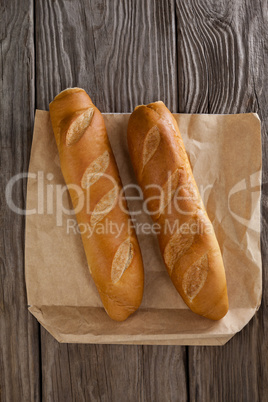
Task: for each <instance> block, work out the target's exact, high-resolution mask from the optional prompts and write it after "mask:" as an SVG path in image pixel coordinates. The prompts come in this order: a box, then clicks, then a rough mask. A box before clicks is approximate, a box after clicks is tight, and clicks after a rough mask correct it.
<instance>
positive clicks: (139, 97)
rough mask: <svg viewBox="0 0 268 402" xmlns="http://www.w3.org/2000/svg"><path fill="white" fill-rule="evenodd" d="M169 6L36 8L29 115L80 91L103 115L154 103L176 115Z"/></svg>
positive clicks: (60, 0)
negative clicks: (33, 101) (33, 99)
mask: <svg viewBox="0 0 268 402" xmlns="http://www.w3.org/2000/svg"><path fill="white" fill-rule="evenodd" d="M175 38H176V35H175V9H174V2H173V1H171V0H169V1H164V0H161V1H157V2H156V1H154V0H150V1H146V2H145V1H143V0H137V1H135V2H134V1H128V0H124V1H122V0H121V1H120V0H114V1H110V2H109V1H104V0H97V1H90V0H79V1H78V2H66V1H64V0H57V1H51V0H49V1H46V2H43V1H40V0H39V1H37V2H36V40H37V43H36V49H37V52H36V59H37V107H38V108H46V109H47V108H48V103H49V102H50V101H51V100H52V99H53V97H54V96H55V95H56V94H57V93H58V92H59V91H61V90H62V89H64V88H66V87H71V86H81V87H83V88H84V89H85V90H86V91H87V92H88V93H89V94H90V96H91V97H92V100H93V102H94V103H95V104H96V105H97V106H98V107H99V108H100V109H101V111H105V112H130V111H132V110H133V108H134V107H135V106H136V105H137V104H139V103H142V102H144V103H148V102H152V101H156V100H159V99H161V100H163V101H164V102H166V104H167V105H168V107H169V108H171V110H173V111H176V110H177V92H176V87H177V61H176V42H175Z"/></svg>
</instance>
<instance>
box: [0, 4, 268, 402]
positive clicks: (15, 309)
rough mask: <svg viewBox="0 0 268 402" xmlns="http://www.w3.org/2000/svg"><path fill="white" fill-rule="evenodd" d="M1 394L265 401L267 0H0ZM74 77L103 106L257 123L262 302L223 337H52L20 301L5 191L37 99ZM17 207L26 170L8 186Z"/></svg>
mask: <svg viewBox="0 0 268 402" xmlns="http://www.w3.org/2000/svg"><path fill="white" fill-rule="evenodd" d="M0 7H1V12H0V19H1V25H0V28H1V42H0V43H1V48H0V50H1V56H0V57H1V63H0V71H1V81H0V89H1V96H0V105H1V106H0V123H1V124H0V130H1V159H0V166H1V170H0V172H1V175H0V186H1V191H0V208H1V209H0V219H1V230H0V236H1V239H0V263H1V270H0V400H1V401H8V402H13V401H15V402H16V401H39V400H41V399H42V400H43V401H53V402H54V401H73V400H77V401H161V402H162V401H186V400H190V401H224V402H225V401H228V402H230V401H236V402H237V401H250V402H253V401H254V402H255V401H267V400H268V376H267V375H268V351H267V347H268V335H267V334H268V320H267V302H268V290H267V289H268V288H267V285H268V284H267V272H265V270H266V267H267V263H268V254H267V245H268V227H267V225H268V221H267V216H268V186H267V179H268V174H267V172H268V144H267V135H268V132H267V124H268V102H267V99H268V98H267V93H268V40H267V39H268V30H267V24H268V5H267V1H265V0H260V1H255V0H251V1H250V0H248V1H246V0H233V1H227V0H224V1H223V0H218V1H212V0H199V1H198V0H188V1H183V0H177V1H176V0H158V1H156V0H110V1H108V0H106V1H105V0H94V1H93V0H77V1H74V0H73V1H70V0H69V1H67V0H65V1H64V0H36V1H34V0H23V1H22V0H2V1H1V5H0ZM70 86H81V87H83V88H85V89H86V90H87V91H88V92H89V93H90V95H91V97H92V99H93V102H94V103H95V104H96V105H97V106H98V107H99V108H100V110H101V111H103V112H130V111H132V110H133V108H134V106H136V105H137V104H140V103H148V102H152V101H156V100H158V99H161V100H163V101H164V102H165V103H166V104H167V106H168V107H169V108H170V109H171V110H172V111H173V112H182V113H183V112H186V113H238V112H251V111H254V112H258V113H259V116H260V118H261V120H262V138H263V195H262V233H261V240H262V258H263V286H264V293H263V299H262V305H261V308H260V309H259V311H258V313H257V314H256V315H255V317H254V318H253V319H252V320H251V321H250V323H249V324H248V325H247V326H246V327H245V328H244V329H243V330H242V331H241V332H240V333H239V334H237V335H236V336H235V337H234V338H233V339H232V340H230V341H229V342H228V344H227V345H225V346H224V347H180V346H119V345H118V346H113V345H74V344H70V345H67V344H59V343H57V341H55V340H54V339H53V338H52V337H51V336H50V335H49V334H48V332H47V331H46V330H44V329H43V328H41V327H40V326H39V324H38V323H37V321H36V320H35V319H34V318H33V317H32V316H31V315H30V313H29V312H28V310H27V300H26V290H25V280H24V240H25V235H24V228H25V217H24V216H20V215H17V214H15V213H13V212H12V211H11V210H10V209H9V208H8V206H7V203H6V200H5V187H6V184H7V182H8V180H9V179H10V178H11V177H12V176H13V175H15V174H17V173H19V172H27V168H28V163H29V157H30V150H31V141H32V135H33V123H34V113H35V109H36V108H39V109H48V104H49V102H50V101H51V100H52V99H53V97H54V96H55V95H56V94H57V93H58V92H59V91H60V90H62V89H64V88H66V87H70ZM14 197H15V199H16V203H17V205H19V206H21V207H22V208H23V207H24V206H25V199H26V180H21V181H20V182H19V185H18V186H16V188H15V190H14Z"/></svg>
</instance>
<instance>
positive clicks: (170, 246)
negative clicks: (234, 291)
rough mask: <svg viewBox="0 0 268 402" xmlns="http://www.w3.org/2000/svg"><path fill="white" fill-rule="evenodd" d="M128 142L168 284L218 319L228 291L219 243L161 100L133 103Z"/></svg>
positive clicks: (199, 309) (224, 309)
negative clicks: (157, 230) (155, 229)
mask: <svg viewBox="0 0 268 402" xmlns="http://www.w3.org/2000/svg"><path fill="white" fill-rule="evenodd" d="M128 147H129V153H130V157H131V161H132V164H133V168H134V172H135V175H136V177H137V181H138V184H139V185H140V186H141V188H142V190H143V194H144V197H145V200H146V202H147V206H148V210H149V213H150V214H151V216H152V219H153V220H154V221H155V222H157V223H158V224H159V225H160V228H161V229H160V234H159V236H158V241H159V245H160V249H161V253H162V255H163V259H164V262H165V265H166V268H167V271H168V273H169V275H170V277H171V280H172V282H173V284H174V285H175V287H176V289H177V291H178V292H179V293H180V295H181V297H182V298H183V300H184V302H185V303H186V304H187V306H188V307H189V308H190V309H191V310H192V311H194V312H195V313H197V314H199V315H202V316H205V317H207V318H210V319H212V320H219V319H221V318H222V317H223V316H224V315H225V314H226V313H227V311H228V296H227V287H226V277H225V270H224V266H223V261H222V256H221V251H220V247H219V244H218V241H217V239H216V236H215V233H214V229H213V226H212V224H211V222H210V220H209V218H208V215H207V212H206V210H205V208H204V205H203V202H202V200H201V197H200V194H199V191H198V187H197V185H196V182H195V179H194V177H193V173H192V169H191V166H190V163H189V160H188V156H187V153H186V151H185V147H184V144H183V141H182V137H181V135H180V132H179V128H178V125H177V123H176V120H175V119H174V117H173V116H172V114H171V113H170V111H169V110H168V109H167V108H166V106H165V105H164V103H163V102H161V101H159V102H155V103H151V104H149V105H147V106H145V105H141V106H138V107H136V108H135V110H134V112H133V113H132V114H131V116H130V119H129V124H128ZM159 189H160V192H159ZM160 193H161V197H159V195H160ZM157 195H158V198H157ZM176 224H177V225H176ZM167 227H168V228H169V229H170V228H174V227H175V228H176V230H175V231H173V232H172V230H167ZM193 228H195V229H193Z"/></svg>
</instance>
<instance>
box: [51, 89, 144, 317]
mask: <svg viewBox="0 0 268 402" xmlns="http://www.w3.org/2000/svg"><path fill="white" fill-rule="evenodd" d="M49 109H50V117H51V122H52V127H53V131H54V135H55V139H56V143H57V147H58V151H59V156H60V164H61V170H62V173H63V176H64V179H65V182H66V184H67V186H68V189H69V193H70V196H71V200H72V204H73V207H74V209H75V213H76V218H77V222H78V224H79V225H80V226H81V227H83V230H81V236H82V241H83V246H84V249H85V253H86V257H87V262H88V266H89V270H90V273H91V275H92V278H93V280H94V282H95V284H96V287H97V289H98V292H99V294H100V297H101V300H102V303H103V306H104V308H105V310H106V312H107V313H108V315H109V316H110V317H111V318H112V319H113V320H116V321H123V320H125V319H126V318H127V317H128V316H129V315H130V314H132V313H133V312H134V311H136V310H137V309H138V307H139V305H140V303H141V300H142V295H143V282H144V278H143V277H144V274H143V264H142V258H141V253H140V248H139V245H138V241H137V238H136V234H135V231H134V229H133V227H132V224H131V219H130V216H129V213H128V210H127V205H126V201H125V199H124V197H123V196H122V191H121V190H122V184H121V180H120V177H119V173H118V169H117V165H116V162H115V158H114V155H113V152H112V149H111V146H110V143H109V139H108V136H107V132H106V128H105V124H104V120H103V117H102V115H101V113H100V111H99V110H98V109H97V108H96V106H94V105H93V103H92V101H91V99H90V97H89V96H88V95H87V93H86V92H85V91H84V90H83V89H81V88H70V89H66V90H64V91H63V92H61V93H60V94H59V95H57V96H56V97H55V99H54V100H53V101H52V102H51V103H50V106H49ZM120 195H121V197H122V198H121V200H120V202H121V204H122V205H123V207H124V208H123V209H122V208H121V207H120V203H119V199H120ZM108 224H110V226H108ZM111 224H112V225H111ZM101 225H102V226H101ZM113 225H117V227H118V228H119V230H120V229H122V230H121V233H120V234H119V235H118V236H116V235H115V229H114V226H113ZM85 228H87V229H86V230H85ZM89 228H90V230H89ZM105 228H106V229H105ZM107 228H108V229H107ZM92 232H93V234H92ZM90 233H91V235H90Z"/></svg>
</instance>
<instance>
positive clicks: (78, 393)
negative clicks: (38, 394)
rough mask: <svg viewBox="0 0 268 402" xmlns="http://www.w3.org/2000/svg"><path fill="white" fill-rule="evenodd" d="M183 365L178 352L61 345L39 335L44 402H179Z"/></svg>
mask: <svg viewBox="0 0 268 402" xmlns="http://www.w3.org/2000/svg"><path fill="white" fill-rule="evenodd" d="M185 364H186V355H185V349H182V348H180V347H167V346H122V345H66V344H59V343H57V341H55V339H54V338H52V337H51V336H50V335H49V334H48V333H47V332H46V331H45V330H42V370H43V383H42V388H43V400H44V401H72V400H77V401H104V402H106V401H107V402H110V401H165V400H167V401H184V400H186V392H185V389H186V377H185V375H184V374H183V373H184V372H185ZM165 371H166V372H167V374H165Z"/></svg>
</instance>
